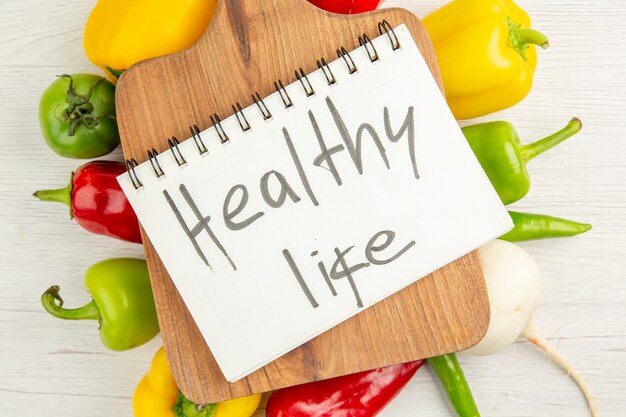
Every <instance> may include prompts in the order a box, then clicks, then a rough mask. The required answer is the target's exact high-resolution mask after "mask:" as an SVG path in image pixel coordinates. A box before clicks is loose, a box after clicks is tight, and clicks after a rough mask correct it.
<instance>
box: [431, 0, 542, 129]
mask: <svg viewBox="0 0 626 417" xmlns="http://www.w3.org/2000/svg"><path fill="white" fill-rule="evenodd" d="M423 22H424V26H425V27H426V30H427V31H428V34H429V35H430V38H431V40H432V42H433V45H434V47H435V53H436V55H437V61H438V63H439V69H440V71H441V77H442V80H443V86H444V89H445V92H446V98H447V101H448V105H449V106H450V109H452V113H454V116H455V117H456V118H457V119H470V118H473V117H478V116H482V115H485V114H488V113H492V112H495V111H498V110H502V109H505V108H507V107H510V106H512V105H514V104H516V103H517V102H519V101H520V100H522V99H523V98H524V97H526V95H527V94H528V92H529V91H530V87H531V85H532V79H533V73H534V71H535V67H536V65H537V54H536V51H535V47H534V45H539V46H540V47H542V48H547V47H548V39H547V38H546V37H545V36H544V35H543V34H541V33H540V32H538V31H536V30H533V29H530V18H529V17H528V15H527V14H526V12H524V11H523V10H522V9H521V8H520V7H519V6H517V5H516V4H515V3H514V2H513V1H511V0H454V1H452V2H451V3H448V4H446V5H445V6H443V7H442V8H440V9H438V10H436V11H434V12H433V13H431V14H430V15H428V16H426V17H425V18H424V19H423Z"/></svg>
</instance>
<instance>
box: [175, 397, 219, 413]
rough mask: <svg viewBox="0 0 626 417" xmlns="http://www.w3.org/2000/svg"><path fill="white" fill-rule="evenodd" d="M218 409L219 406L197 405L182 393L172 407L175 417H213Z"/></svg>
mask: <svg viewBox="0 0 626 417" xmlns="http://www.w3.org/2000/svg"><path fill="white" fill-rule="evenodd" d="M216 408H217V404H196V403H194V402H192V401H191V400H189V399H187V397H185V396H184V395H183V393H182V392H181V393H179V394H178V398H177V399H176V402H175V403H174V405H173V406H172V413H174V416H175V417H211V416H212V415H213V414H215V410H216Z"/></svg>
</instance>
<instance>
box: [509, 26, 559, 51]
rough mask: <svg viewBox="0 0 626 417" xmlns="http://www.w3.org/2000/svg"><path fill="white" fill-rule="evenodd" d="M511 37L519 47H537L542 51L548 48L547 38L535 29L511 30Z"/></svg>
mask: <svg viewBox="0 0 626 417" xmlns="http://www.w3.org/2000/svg"><path fill="white" fill-rule="evenodd" d="M511 36H512V37H514V38H515V39H516V40H517V43H518V44H520V45H528V44H533V45H539V46H540V47H541V48H542V49H546V48H547V47H548V46H550V44H549V43H548V37H547V36H546V35H544V34H543V33H541V32H539V31H538V30H535V29H524V28H518V29H513V30H512V31H511Z"/></svg>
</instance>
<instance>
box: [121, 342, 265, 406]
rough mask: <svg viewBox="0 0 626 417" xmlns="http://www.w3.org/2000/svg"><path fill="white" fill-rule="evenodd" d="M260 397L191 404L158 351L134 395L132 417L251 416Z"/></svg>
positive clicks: (164, 358) (161, 353) (163, 356)
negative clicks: (179, 388)
mask: <svg viewBox="0 0 626 417" xmlns="http://www.w3.org/2000/svg"><path fill="white" fill-rule="evenodd" d="M260 401H261V394H254V395H249V396H247V397H241V398H236V399H234V400H228V401H222V402H219V403H216V404H204V405H200V404H194V403H193V402H191V401H189V400H188V399H187V398H185V396H184V395H183V394H182V393H181V392H180V391H179V390H178V387H177V386H176V382H175V381H174V377H173V376H172V371H171V370H170V365H169V364H168V363H167V358H166V357H165V350H164V349H163V348H160V349H159V350H158V351H157V352H156V354H155V355H154V358H153V359H152V364H151V365H150V371H149V372H148V373H147V374H146V375H145V376H144V377H143V378H142V379H141V381H140V382H139V384H138V385H137V388H136V389H135V394H134V395H133V415H134V416H135V417H192V416H194V417H195V416H198V417H250V416H251V415H252V414H253V413H254V412H255V411H256V409H257V408H258V406H259V402H260Z"/></svg>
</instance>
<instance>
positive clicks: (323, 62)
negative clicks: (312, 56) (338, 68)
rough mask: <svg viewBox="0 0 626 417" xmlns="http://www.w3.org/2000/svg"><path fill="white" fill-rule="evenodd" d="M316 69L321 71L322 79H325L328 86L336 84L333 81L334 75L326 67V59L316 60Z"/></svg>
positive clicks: (334, 80) (335, 81)
mask: <svg viewBox="0 0 626 417" xmlns="http://www.w3.org/2000/svg"><path fill="white" fill-rule="evenodd" d="M317 68H319V69H321V70H322V73H323V74H324V77H326V81H327V82H328V85H333V84H335V83H337V80H336V79H335V75H334V74H333V72H332V71H331V69H330V67H329V66H328V62H326V58H322V59H318V60H317Z"/></svg>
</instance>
